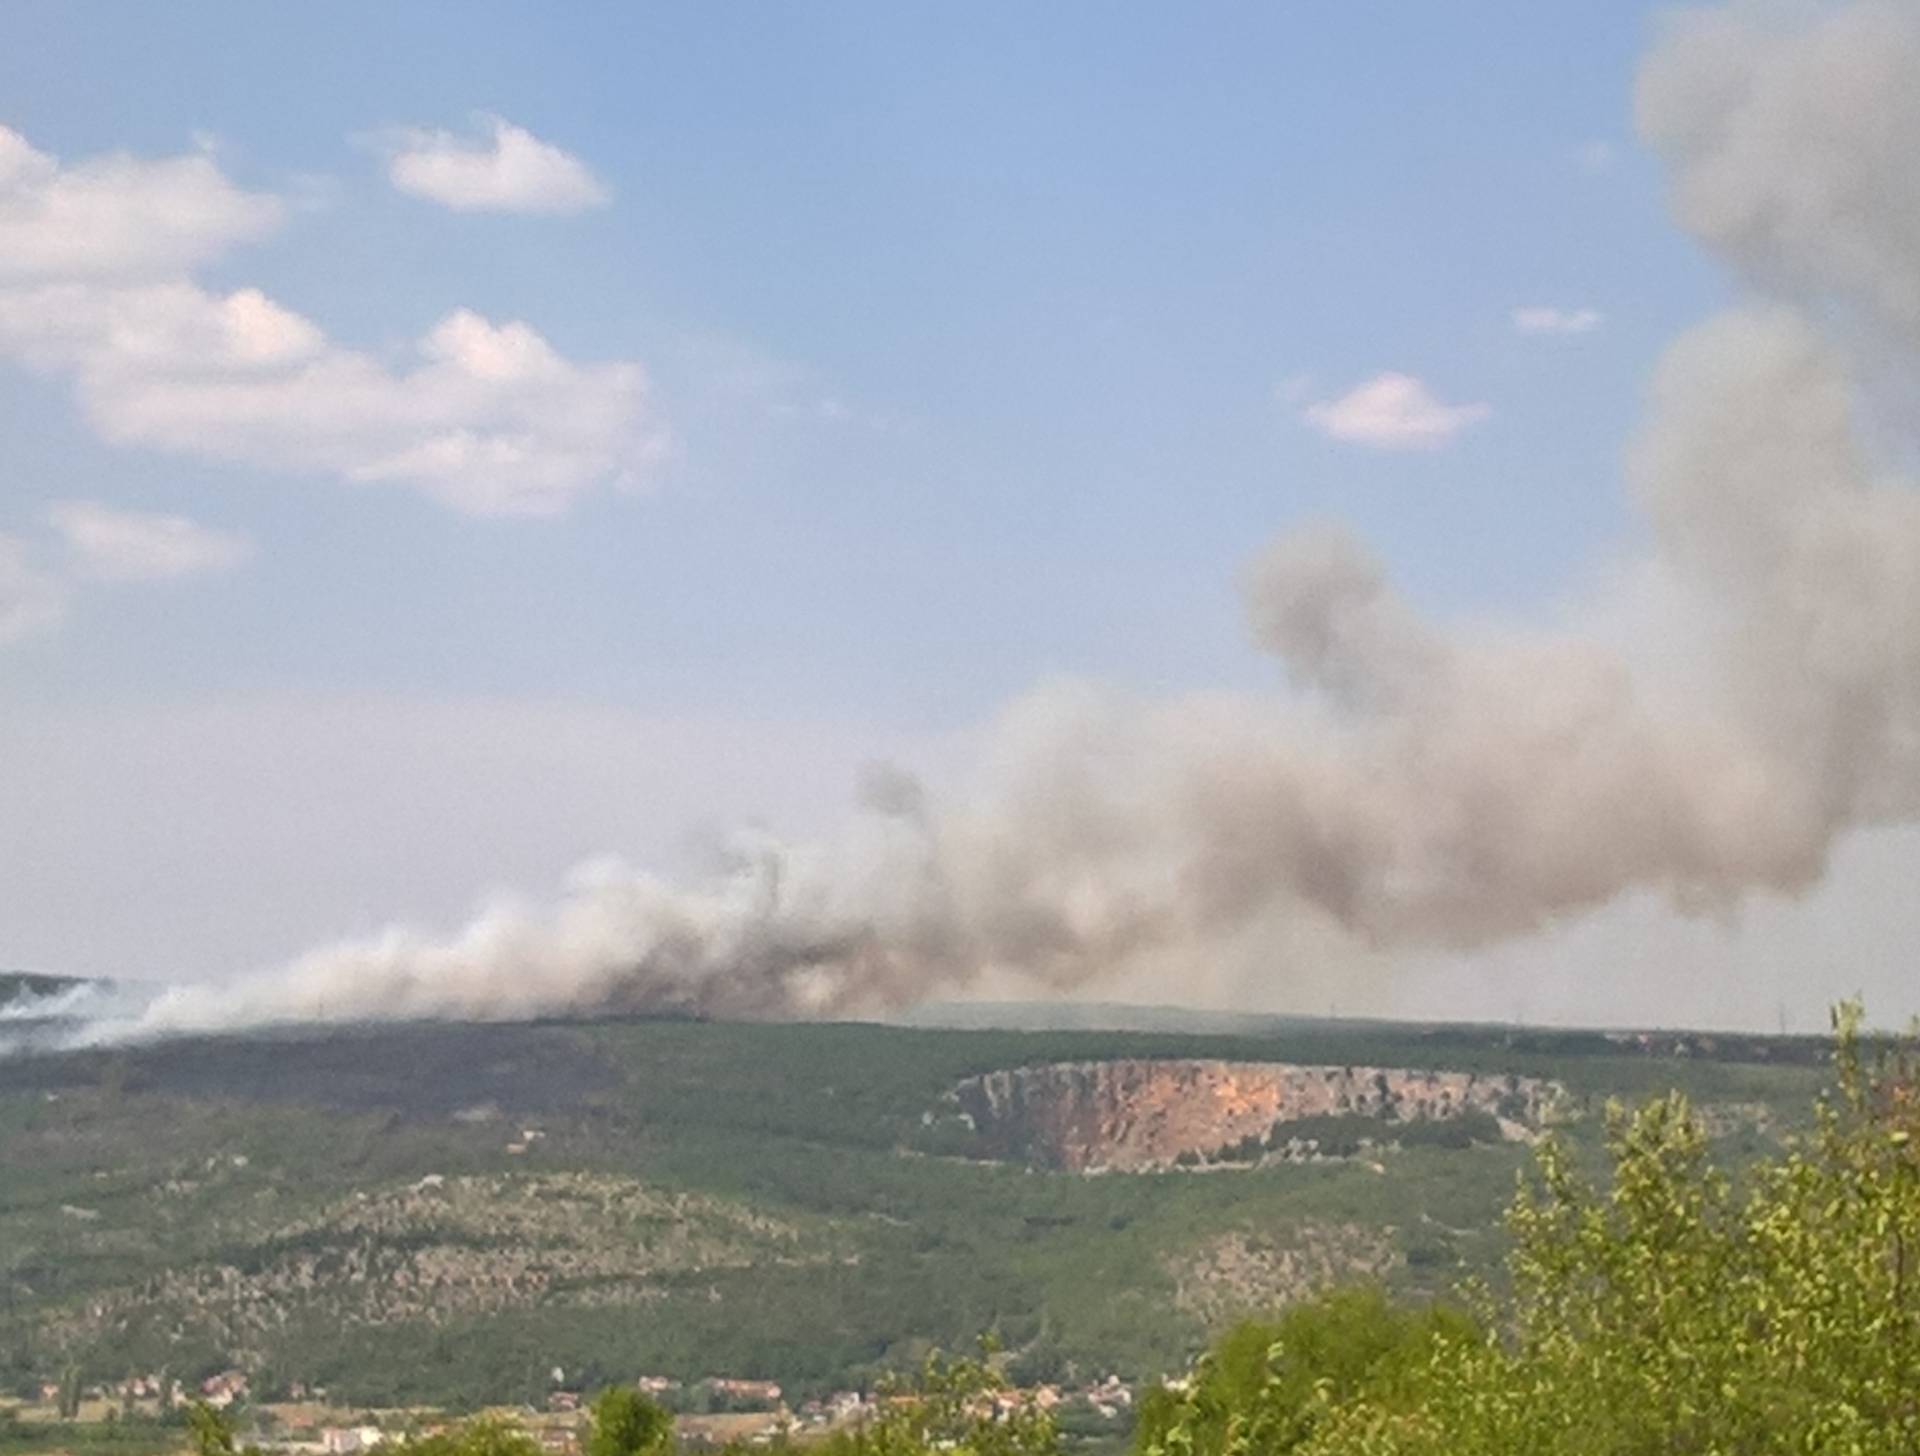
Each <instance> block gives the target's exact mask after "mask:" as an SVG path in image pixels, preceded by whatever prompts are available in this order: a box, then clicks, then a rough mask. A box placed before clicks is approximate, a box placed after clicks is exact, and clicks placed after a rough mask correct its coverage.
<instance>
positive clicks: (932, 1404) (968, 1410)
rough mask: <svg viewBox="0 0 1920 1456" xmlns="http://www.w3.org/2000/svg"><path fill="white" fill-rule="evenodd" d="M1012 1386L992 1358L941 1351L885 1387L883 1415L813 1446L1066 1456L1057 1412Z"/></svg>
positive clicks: (882, 1452)
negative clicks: (1015, 1396)
mask: <svg viewBox="0 0 1920 1456" xmlns="http://www.w3.org/2000/svg"><path fill="white" fill-rule="evenodd" d="M990 1354H991V1351H990V1350H989V1351H983V1356H984V1355H990ZM1008 1394H1009V1392H1008V1387H1007V1384H1006V1381H1005V1379H1004V1378H1003V1377H1002V1375H1001V1374H1000V1372H999V1370H998V1369H997V1368H996V1367H995V1365H994V1363H993V1361H992V1360H991V1359H989V1358H981V1359H977V1360H969V1359H951V1358H948V1357H946V1356H943V1355H941V1354H940V1353H939V1352H937V1351H936V1352H935V1353H934V1354H932V1355H930V1356H928V1357H927V1360H926V1363H925V1364H924V1365H923V1366H922V1367H921V1369H920V1373H919V1375H918V1377H917V1378H915V1379H913V1380H910V1381H906V1382H903V1383H901V1384H898V1385H896V1386H894V1387H892V1388H890V1389H889V1390H888V1391H887V1392H885V1394H884V1395H883V1397H882V1400H881V1407H880V1414H879V1415H877V1416H876V1417H874V1418H873V1419H872V1420H870V1421H867V1422H865V1423H864V1424H863V1425H861V1426H859V1427H857V1428H856V1429H854V1430H852V1431H843V1432H836V1433H835V1434H833V1435H831V1436H829V1437H827V1438H826V1439H825V1440H824V1441H820V1442H817V1443H809V1444H808V1446H807V1450H808V1451H809V1452H817V1453H819V1456H923V1453H926V1452H930V1451H939V1452H942V1453H948V1456H1060V1436H1059V1432H1058V1431H1057V1430H1056V1429H1055V1427H1054V1423H1053V1417H1052V1416H1051V1415H1050V1414H1049V1413H1048V1412H1046V1411H1043V1410H1041V1409H1040V1408H1039V1407H1038V1406H1037V1405H1034V1404H1031V1403H1026V1402H1021V1401H1017V1400H1008V1399H1006V1398H1005V1397H1007V1396H1008Z"/></svg>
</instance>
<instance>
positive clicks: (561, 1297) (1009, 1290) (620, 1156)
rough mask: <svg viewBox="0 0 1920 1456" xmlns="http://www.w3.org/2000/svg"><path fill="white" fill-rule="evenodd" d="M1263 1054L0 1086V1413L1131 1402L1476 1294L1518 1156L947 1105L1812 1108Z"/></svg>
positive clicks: (747, 1044) (539, 1036) (406, 1031)
mask: <svg viewBox="0 0 1920 1456" xmlns="http://www.w3.org/2000/svg"><path fill="white" fill-rule="evenodd" d="M1254 1025H1255V1028H1256V1029H1257V1031H1258V1034H1250V1035H1238V1036H1234V1035H1220V1034H1211V1035H1195V1034H1187V1033H1181V1032H1172V1031H1168V1032H1106V1031H1032V1032H1009V1031H995V1030H952V1029H908V1028H899V1027H886V1026H877V1025H739V1024H715V1023H701V1022H691V1021H630V1022H602V1023H592V1024H576V1023H550V1024H538V1025H521V1026H458V1025H423V1026H406V1027H392V1028H381V1029H367V1030H356V1031H352V1032H338V1033H330V1034H305V1035H297V1036H296V1035H283V1036H276V1037H251V1038H234V1039H226V1040H213V1039H207V1040H195V1041H180V1042H172V1043H167V1044H164V1045H158V1046H152V1047H145V1048H138V1049H123V1050H114V1051H93V1052H82V1053H69V1054H64V1055H59V1056H26V1057H13V1058H9V1059H4V1060H0V1175H3V1176H0V1380H4V1381H5V1382H6V1383H8V1384H12V1385H21V1384H24V1383H26V1382H28V1381H29V1380H34V1379H38V1378H44V1377H45V1376H46V1375H47V1374H48V1373H49V1372H50V1371H58V1370H60V1369H64V1368H66V1367H67V1366H68V1365H69V1364H72V1363H76V1362H77V1363H78V1364H80V1365H81V1366H82V1367H83V1368H84V1369H85V1370H86V1372H87V1373H88V1374H89V1376H90V1377H91V1378H95V1379H111V1378H118V1377H121V1376H124V1375H126V1374H128V1373H131V1372H136V1371H137V1372H146V1371H152V1370H158V1369H161V1368H166V1369H168V1370H170V1371H171V1372H172V1373H174V1374H175V1375H183V1376H184V1375H192V1374H195V1373H197V1372H202V1371H211V1370H214V1369H220V1368H225V1367H227V1366H229V1365H239V1366H242V1367H243V1368H246V1369H249V1370H251V1371H253V1372H255V1389H256V1391H257V1392H261V1393H266V1392H270V1391H273V1390H276V1389H283V1388H285V1387H286V1386H288V1385H289V1384H291V1383H292V1382H296V1381H298V1382H302V1383H305V1384H308V1385H313V1384H319V1385H323V1386H326V1387H328V1388H329V1390H330V1391H331V1392H332V1393H333V1395H334V1398H336V1399H340V1400H346V1401H351V1402H354V1403H360V1404H375V1403H388V1402H397V1401H401V1400H434V1401H440V1402H446V1403H452V1404H465V1405H473V1404H478V1403H480V1402H482V1401H485V1400H494V1399H502V1398H520V1397H523V1396H526V1395H529V1394H532V1393H534V1392H536V1391H541V1390H544V1389H545V1388H546V1385H547V1383H548V1379H549V1376H548V1372H549V1371H550V1369H551V1368H552V1367H554V1366H556V1365H558V1366H561V1367H563V1368H565V1369H566V1370H568V1371H569V1372H573V1373H575V1375H576V1376H577V1377H578V1378H580V1379H583V1380H585V1381H586V1382H587V1383H590V1384H591V1383H595V1382H597V1381H599V1380H608V1379H620V1378H632V1377H633V1376H634V1375H636V1374H638V1373H642V1372H647V1373H659V1374H665V1375H673V1376H679V1377H684V1378H693V1377H699V1376H703V1375H710V1374H728V1375H737V1376H763V1377H771V1378H775V1379H779V1380H782V1381H783V1382H786V1383H787V1384H788V1385H789V1386H790V1387H793V1388H796V1389H800V1390H810V1389H819V1388H825V1387H828V1386H837V1385H845V1384H852V1383H858V1382H860V1381H862V1380H864V1379H868V1378H871V1377H872V1376H873V1375H874V1374H876V1373H877V1372H878V1371H879V1370H881V1369H882V1368H886V1367H893V1366H898V1365H899V1364H901V1363H903V1362H905V1361H909V1360H914V1359H917V1358H918V1357H919V1356H920V1354H921V1353H922V1352H923V1351H924V1350H925V1348H926V1347H927V1345H928V1344H929V1342H939V1343H943V1344H946V1345H949V1346H952V1345H955V1344H957V1343H960V1342H964V1341H967V1340H969V1339H971V1338H972V1337H973V1336H974V1335H975V1334H977V1333H979V1332H980V1331H983V1330H994V1331H996V1332H997V1333H998V1334H999V1336H1000V1338H1001V1340H1002V1341H1003V1343H1004V1344H1006V1345H1007V1346H1009V1347H1010V1348H1012V1349H1014V1350H1016V1351H1017V1352H1019V1355H1020V1364H1021V1368H1022V1369H1023V1370H1025V1371H1027V1372H1030V1373H1033V1374H1046V1373H1050V1372H1053V1371H1061V1370H1064V1369H1065V1368H1066V1367H1067V1366H1068V1365H1069V1364H1071V1365H1073V1366H1074V1367H1076V1368H1077V1369H1078V1370H1079V1371H1080V1372H1081V1373H1083V1374H1085V1373H1091V1372H1093V1371H1096V1370H1098V1371H1106V1370H1116V1371H1119V1372H1121V1373H1123V1374H1126V1375H1129V1376H1136V1375H1143V1374H1148V1373H1152V1372H1154V1371H1157V1370H1162V1369H1167V1368H1171V1367H1174V1366H1176V1365H1178V1364H1181V1363H1182V1362H1184V1361H1185V1360H1186V1359H1187V1358H1188V1357H1189V1355H1190V1354H1191V1353H1192V1352H1193V1351H1194V1350H1196V1349H1197V1348H1199V1347H1200V1346H1201V1345H1202V1344H1203V1342H1204V1340H1205V1339H1206V1337H1207V1335H1208V1333H1209V1332H1210V1330H1213V1329H1216V1328H1217V1327H1219V1326H1220V1325H1221V1324H1222V1323H1224V1322H1226V1321H1228V1320H1230V1319H1231V1318H1233V1317H1234V1316H1236V1315H1238V1314H1242V1313H1245V1312H1248V1311H1251V1310H1266V1309H1272V1308H1274V1307H1277V1306H1278V1305H1280V1304H1283V1303H1285V1302H1286V1301H1287V1300H1289V1299H1292V1298H1295V1297H1297V1296H1299V1295H1300V1294H1302V1293H1304V1292H1306V1291H1308V1290H1310V1289H1312V1288H1314V1287H1316V1286H1319V1285H1322V1284H1325V1283H1328V1282H1332V1281H1335V1280H1339V1279H1343V1278H1349V1277H1354V1276H1377V1277H1379V1278H1381V1279H1384V1280H1385V1281H1386V1282H1387V1283H1388V1284H1389V1285H1391V1286H1394V1287H1395V1288H1397V1289H1400V1290H1402V1291H1405V1292H1408V1293H1413V1294H1418V1293H1419V1292H1421V1291H1423V1290H1433V1289H1439V1288H1443V1287H1446V1286H1448V1285H1450V1284H1451V1283H1452V1282H1453V1281H1455V1280H1457V1279H1458V1278H1459V1277H1460V1276H1461V1275H1462V1274H1463V1273H1465V1272H1468V1271H1470V1270H1479V1269H1489V1268H1491V1267H1493V1265H1494V1263H1495V1262H1496V1259H1497V1257H1498V1253H1499V1250H1500V1235H1499V1234H1498V1233H1497V1232H1496V1225H1497V1221H1498V1216H1499V1213H1500V1210H1501V1209H1502V1208H1503V1207H1504V1205H1505V1203H1506V1202H1507V1200H1508V1198H1509V1196H1510V1194H1511V1192H1512V1188H1513V1184H1514V1176H1515V1174H1516V1172H1517V1170H1518V1169H1519V1168H1520V1167H1521V1166H1522V1165H1523V1163H1524V1162H1525V1160H1526V1158H1527V1156H1528V1149H1527V1148H1526V1147H1525V1145H1524V1144H1523V1143H1519V1142H1509V1141H1484V1140H1468V1139H1466V1138H1461V1139H1459V1142H1460V1144H1461V1145H1459V1146H1447V1145H1444V1144H1443V1143H1442V1142H1440V1141H1437V1140H1419V1139H1411V1138H1409V1139H1407V1140H1406V1145H1405V1146H1398V1147H1378V1148H1374V1149H1371V1150H1369V1151H1367V1152H1366V1153H1365V1155H1363V1156H1355V1157H1347V1158H1342V1159H1335V1160H1328V1161H1308V1162H1293V1163H1281V1164H1262V1165H1259V1166H1237V1167H1230V1168H1229V1167H1216V1166H1212V1165H1208V1166H1203V1167H1201V1168H1198V1169H1194V1170H1192V1171H1169V1172H1158V1173H1142V1174H1117V1173H1108V1174H1101V1175H1076V1174H1071V1173H1059V1172H1048V1171H1043V1170H1038V1169H1033V1168H1028V1167H1024V1166H1016V1165H1011V1164H1006V1163H995V1162H992V1161H988V1160H985V1159H984V1158H982V1157H981V1156H979V1155H980V1153H981V1147H980V1146H979V1145H978V1143H977V1141H976V1140H973V1139H971V1138H970V1135H969V1134H968V1133H967V1131H966V1129H965V1127H964V1126H962V1125H960V1124H958V1123H956V1121H955V1118H954V1116H953V1114H952V1105H951V1104H950V1103H947V1102H945V1101H943V1099H944V1097H945V1094H946V1093H947V1092H948V1091H949V1089H951V1088H952V1087H953V1086H954V1085H955V1084H956V1083H957V1082H959V1081H960V1080H961V1079H963V1078H966V1077H969V1076H973V1075H977V1074H980V1073H983V1072H987V1071H990V1070H993V1069H996V1068H1004V1067H1018V1066H1030V1065H1038V1064H1044V1063H1054V1062H1084V1061H1099V1060H1110V1059H1116V1058H1174V1057H1178V1058H1209V1059H1216V1058H1217V1059H1223V1060H1240V1061H1286V1062H1296V1063H1307V1064H1316V1065H1360V1066H1387V1067H1411V1068H1423V1069H1458V1070H1463V1071H1481V1072H1502V1073H1506V1072H1512V1073H1518V1074H1522V1075H1526V1076H1539V1077H1547V1078H1552V1079H1556V1080H1557V1081H1558V1082H1559V1083H1561V1084H1562V1085H1563V1086H1564V1087H1565V1088H1566V1094H1567V1096H1566V1111H1567V1115H1568V1116H1570V1117H1571V1118H1572V1119H1573V1120H1572V1121H1571V1122H1570V1124H1569V1133H1570V1136H1571V1137H1572V1139H1573V1141H1574V1144H1575V1146H1576V1148H1577V1149H1583V1150H1587V1151H1589V1152H1591V1151H1592V1150H1594V1149H1596V1148H1597V1145H1598V1127H1597V1124H1598V1121H1599V1119H1598V1118H1597V1116H1595V1115H1593V1114H1594V1113H1595V1112H1596V1111H1597V1109H1598V1107H1599V1105H1600V1104H1601V1103H1602V1102H1603V1101H1604V1100H1605V1099H1606V1098H1607V1097H1608V1096H1611V1095H1620V1096H1626V1097H1638V1096H1642V1095H1645V1094H1647V1093H1650V1092H1654V1091H1658V1090H1663V1089H1665V1088H1668V1087H1671V1086H1679V1087H1681V1088H1683V1089H1685V1090H1686V1091H1687V1092H1689V1093H1690V1094H1691V1095H1692V1096H1693V1097H1694V1098H1695V1099H1696V1100H1697V1101H1698V1102H1699V1103H1700V1104H1701V1105H1702V1106H1703V1108H1704V1109H1705V1111H1706V1113H1707V1115H1708V1117H1709V1120H1710V1121H1711V1122H1712V1124H1713V1125H1714V1126H1715V1127H1716V1128H1717V1129H1718V1130H1719V1131H1720V1133H1721V1134H1722V1139H1723V1145H1724V1150H1725V1151H1727V1152H1728V1153H1730V1154H1731V1155H1732V1156H1733V1157H1734V1159H1735V1160H1736V1161H1737V1159H1738V1158H1739V1157H1740V1156H1742V1155H1744V1154H1745V1153H1748V1152H1752V1151H1757V1150H1759V1149H1761V1148H1763V1147H1767V1146H1770V1145H1771V1143H1772V1142H1773V1140H1774V1139H1775V1138H1777V1136H1778V1134H1779V1133H1780V1131H1781V1130H1782V1129H1783V1128H1784V1127H1785V1126H1787V1125H1788V1122H1789V1120H1791V1119H1795V1118H1799V1117H1801V1116H1803V1115H1804V1114H1805V1110H1806V1108H1807V1106H1808V1103H1809V1099H1810V1095H1811V1093H1812V1091H1813V1090H1814V1088H1815V1087H1816V1086H1817V1084H1818V1082H1819V1080H1820V1078H1821V1075H1822V1073H1821V1070H1820V1068H1819V1066H1818V1065H1817V1060H1816V1059H1815V1057H1814V1056H1813V1055H1812V1054H1811V1052H1810V1048H1809V1044H1805V1043H1780V1042H1769V1041H1762V1040H1756V1039H1745V1040H1743V1041H1739V1042H1737V1043H1736V1042H1721V1043H1714V1044H1702V1043H1700V1042H1698V1041H1688V1040H1685V1039H1680V1040H1676V1039H1673V1038H1662V1039H1658V1040H1655V1041H1652V1042H1650V1043H1648V1044H1647V1045H1646V1046H1645V1047H1642V1046H1640V1045H1638V1044H1633V1043H1620V1042H1616V1041H1610V1040H1608V1039H1606V1038H1603V1037H1599V1036H1596V1035H1592V1034H1583V1033H1582V1034H1576V1033H1567V1034H1555V1033H1532V1034H1519V1033H1512V1032H1504V1031H1500V1030H1498V1029H1470V1028H1469V1029H1461V1028H1419V1027H1393V1026H1368V1025H1364V1024H1354V1023H1344V1024H1342V1023H1334V1024H1325V1025H1316V1024H1313V1023H1300V1022H1284V1023H1257V1024H1254ZM1676 1051H1684V1052H1686V1053H1688V1054H1687V1055H1675V1054H1674V1053H1675V1052H1676ZM1753 1058H1765V1060H1752V1059H1753ZM1390 1140H1391V1139H1387V1138H1385V1137H1384V1135H1383V1141H1390Z"/></svg>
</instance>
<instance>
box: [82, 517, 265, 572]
mask: <svg viewBox="0 0 1920 1456" xmlns="http://www.w3.org/2000/svg"><path fill="white" fill-rule="evenodd" d="M47 523H48V524H49V525H50V526H52V527H53V529H54V530H55V531H56V532H57V533H58V534H59V535H60V537H61V539H62V540H64V541H65V542H66V545H67V549H68V551H69V552H70V553H71V556H72V560H73V569H74V570H75V572H76V573H77V574H79V575H81V576H84V577H89V578H92V579H93V580H96V581H175V580H178V579H179V578H181V577H187V576H199V575H202V574H204V573H207V572H218V571H229V570H231V569H232V568H234V567H236V566H238V565H239V564H240V563H241V562H243V561H245V560H246V559H247V558H248V557H249V556H251V555H252V554H253V543H252V542H250V541H249V540H248V539H247V538H246V537H245V536H243V535H241V534H240V533H238V532H235V531H220V530H215V529H214V528H213V527H211V526H203V525H200V524H199V523H198V522H196V521H190V520H188V519H187V518H186V517H185V516H173V515H161V514H157V513H154V512H150V511H129V510H122V509H121V508H119V507H117V506H109V505H105V504H102V503H101V502H99V501H84V500H67V501H56V502H55V503H54V504H53V505H51V506H49V507H48V508H47Z"/></svg>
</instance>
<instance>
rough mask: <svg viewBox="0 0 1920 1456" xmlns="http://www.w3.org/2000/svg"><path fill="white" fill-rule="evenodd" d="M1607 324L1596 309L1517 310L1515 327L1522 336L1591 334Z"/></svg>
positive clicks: (1514, 321) (1514, 314)
mask: <svg viewBox="0 0 1920 1456" xmlns="http://www.w3.org/2000/svg"><path fill="white" fill-rule="evenodd" d="M1604 322H1606V315H1605V314H1603V313H1601V312H1600V310H1598V309H1596V308H1550V307H1541V308H1516V309H1515V310H1514V311H1513V327H1514V329H1515V330H1516V331H1517V332H1519V333H1522V334H1590V333H1592V332H1593V331H1594V330H1595V329H1597V328H1599V327H1600V325H1601V324H1603V323H1604Z"/></svg>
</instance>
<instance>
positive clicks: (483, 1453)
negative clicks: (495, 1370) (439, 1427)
mask: <svg viewBox="0 0 1920 1456" xmlns="http://www.w3.org/2000/svg"><path fill="white" fill-rule="evenodd" d="M383 1449H385V1448H383ZM393 1449H394V1450H395V1451H396V1453H397V1456H541V1451H540V1443H539V1442H538V1441H536V1440H534V1438H533V1437H532V1436H530V1435H528V1434H527V1433H526V1431H524V1430H522V1429H521V1428H520V1427H519V1426H516V1425H514V1424H512V1423H511V1422H508V1421H504V1420H499V1419H496V1418H494V1417H491V1416H482V1417H481V1418H479V1419H478V1420H471V1421H467V1422H465V1423H464V1424H462V1425H459V1426H456V1427H454V1428H453V1429H452V1430H450V1431H440V1432H436V1433H435V1434H433V1435H431V1436H421V1437H418V1438H417V1439H415V1440H411V1441H407V1442H404V1443H402V1444H400V1445H398V1446H397V1447H395V1448H393Z"/></svg>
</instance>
